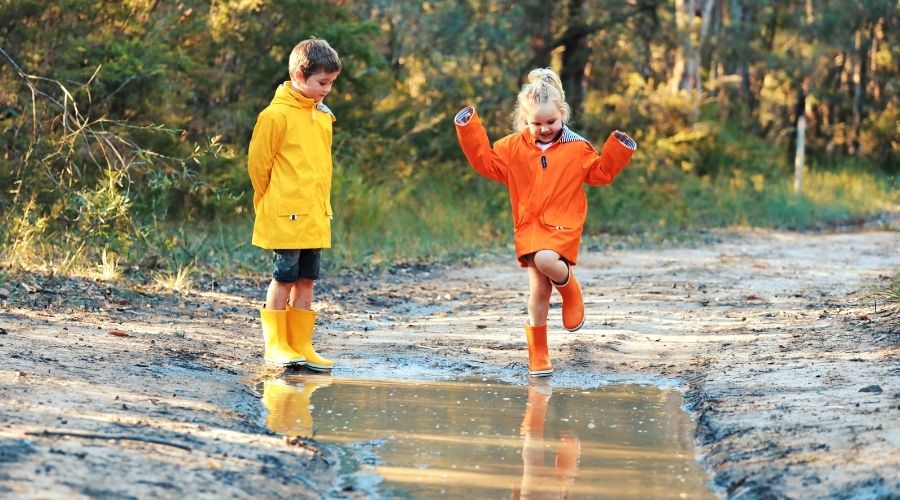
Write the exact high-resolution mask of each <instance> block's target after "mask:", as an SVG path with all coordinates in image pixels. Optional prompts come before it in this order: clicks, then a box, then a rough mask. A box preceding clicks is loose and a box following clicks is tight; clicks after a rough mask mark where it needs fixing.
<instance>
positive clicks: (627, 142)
mask: <svg viewBox="0 0 900 500" xmlns="http://www.w3.org/2000/svg"><path fill="white" fill-rule="evenodd" d="M613 134H614V135H615V136H616V139H618V140H619V142H621V143H622V145H623V146H625V147H626V148H628V149H630V150H632V151H634V150H635V149H637V143H636V142H634V139H632V138H631V137H629V136H628V134H626V133H625V132H620V131H618V130H616V131H615V132H613Z"/></svg>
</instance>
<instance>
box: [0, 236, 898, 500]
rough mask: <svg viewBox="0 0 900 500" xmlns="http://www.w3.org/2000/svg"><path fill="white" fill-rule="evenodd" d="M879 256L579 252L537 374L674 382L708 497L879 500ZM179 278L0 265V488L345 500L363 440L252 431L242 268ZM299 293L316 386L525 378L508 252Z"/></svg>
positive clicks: (887, 260) (261, 422) (744, 239)
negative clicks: (567, 323)
mask: <svg viewBox="0 0 900 500" xmlns="http://www.w3.org/2000/svg"><path fill="white" fill-rule="evenodd" d="M898 269H900V236H898V232H897V231H896V230H895V229H892V228H890V227H888V228H882V229H880V230H879V229H877V228H876V229H872V230H867V231H861V232H842V233H829V234H810V233H789V232H773V231H743V232H737V233H722V234H711V235H710V238H709V241H706V242H704V243H698V244H695V245H682V246H679V247H664V248H624V247H623V248H614V247H604V246H602V245H593V246H591V250H589V251H586V252H585V253H584V254H583V255H582V260H581V262H579V266H578V267H577V268H576V273H577V274H578V276H579V278H580V279H581V281H582V284H583V286H584V288H585V293H586V297H585V299H586V304H587V311H588V318H587V323H586V326H585V327H584V328H583V329H582V330H580V331H579V332H576V333H568V332H565V331H564V330H563V329H562V328H561V325H559V316H560V310H559V302H558V297H557V296H554V298H553V303H552V305H551V312H550V316H551V317H550V329H549V330H550V335H549V344H550V350H551V356H552V359H553V362H554V369H555V373H554V375H553V377H552V378H551V382H550V383H551V387H552V389H553V390H554V391H564V390H575V389H580V388H582V389H583V388H589V389H593V388H597V387H601V386H604V385H608V384H610V383H638V384H651V385H655V386H661V387H663V388H668V389H675V390H678V391H680V392H682V393H683V394H684V398H685V399H684V400H685V403H686V405H685V406H686V409H687V410H688V411H689V412H690V415H691V417H692V419H693V421H694V422H695V424H696V431H695V434H694V435H693V444H694V446H695V451H696V452H697V458H698V460H699V464H700V465H701V467H702V469H703V471H704V473H706V474H708V477H710V478H711V479H710V485H711V486H712V487H713V489H714V491H715V493H716V494H717V495H720V496H725V497H749V498H755V497H770V496H771V497H787V498H791V497H890V496H896V495H898V494H900V472H898V471H900V451H898V450H900V426H898V423H897V422H900V355H898V354H900V331H898V324H897V317H898V312H897V311H896V309H894V310H892V309H890V308H888V309H885V308H884V306H883V305H880V304H873V302H872V301H871V299H870V297H871V291H872V288H873V287H874V286H877V285H879V284H887V283H888V282H889V280H890V278H891V277H892V276H893V275H895V274H896V272H897V270H898ZM196 280H197V281H196V283H195V287H194V290H193V291H192V292H190V293H188V294H166V293H160V292H158V291H155V290H153V289H151V288H150V287H149V285H148V286H142V285H140V284H136V285H129V287H127V288H125V289H123V288H116V287H112V286H110V285H108V284H106V283H103V282H98V281H94V280H91V279H86V278H85V279H79V278H71V277H58V276H51V275H46V274H31V275H11V276H9V277H8V278H7V281H6V282H5V283H3V284H2V286H0V288H2V290H0V356H2V358H3V359H4V362H3V363H2V364H0V494H2V495H3V496H12V497H26V498H29V497H47V496H116V497H147V496H201V497H203V496H232V497H237V498H246V497H251V496H273V497H274V496H286V495H291V496H299V497H310V498H318V497H350V498H354V497H366V496H367V491H370V490H368V489H367V488H368V487H369V486H367V485H365V484H364V483H353V482H349V483H348V482H347V481H346V477H347V476H348V475H352V474H353V473H354V471H358V470H362V469H363V468H365V467H368V466H375V465H377V463H376V462H377V461H378V460H380V458H379V457H380V455H379V453H378V450H379V447H380V446H382V445H383V443H381V442H379V440H377V439H375V440H370V441H364V442H357V443H354V444H353V445H347V444H339V443H337V442H325V441H324V440H319V439H318V438H317V437H316V436H313V437H312V438H308V437H305V436H302V435H299V434H298V435H295V436H290V435H288V437H287V438H286V437H285V436H284V435H282V433H279V432H276V431H273V430H272V429H271V428H270V426H268V425H266V418H267V415H268V412H267V410H266V408H265V405H264V401H263V398H264V394H263V392H264V391H261V390H260V389H259V388H258V387H257V382H258V381H260V380H268V379H272V378H279V377H282V376H284V371H283V370H280V369H273V368H268V367H265V365H263V364H262V356H261V347H260V344H261V342H260V339H259V325H258V318H257V316H256V313H255V309H256V308H257V307H258V305H259V301H260V300H261V297H263V296H264V288H265V286H266V282H265V280H263V279H233V280H230V281H228V282H224V281H222V280H221V279H218V280H214V279H212V278H210V277H197V278H196ZM317 293H318V296H317V302H316V305H317V308H318V310H319V320H320V325H319V328H318V330H317V331H318V333H317V339H318V346H319V350H320V351H321V352H322V353H323V354H325V355H326V356H328V357H331V358H334V359H336V360H337V361H338V367H337V369H336V370H335V372H334V376H335V377H354V378H385V377H389V378H400V379H406V380H419V379H429V378H431V379H434V378H441V377H455V378H459V377H468V376H476V377H486V378H490V379H496V380H498V381H500V382H502V383H506V384H511V385H513V386H517V387H519V388H520V389H523V388H526V387H527V383H528V380H527V377H526V376H525V372H526V364H527V359H526V356H527V354H526V350H525V348H524V339H523V326H522V325H523V324H524V322H525V318H526V314H525V301H526V295H527V276H526V275H525V274H524V273H523V272H522V271H521V270H520V269H519V268H518V267H517V266H516V264H515V263H514V262H512V261H511V259H508V258H503V257H493V256H486V257H484V258H481V259H479V260H477V261H472V262H467V263H463V264H461V265H458V266H454V267H432V266H410V267H398V268H395V269H392V270H391V271H390V272H385V273H379V274H363V273H358V272H344V273H340V274H337V275H332V276H326V277H325V279H323V281H322V282H321V283H320V285H319V286H318V288H317ZM876 306H877V307H876ZM288 375H290V374H288ZM313 399H315V395H314V396H313ZM520 417H521V414H520ZM349 447H352V448H354V449H353V450H351V451H352V453H351V452H348V448H349ZM351 462H355V463H351ZM370 462H371V463H370ZM520 479H521V477H520Z"/></svg>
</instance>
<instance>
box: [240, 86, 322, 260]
mask: <svg viewBox="0 0 900 500" xmlns="http://www.w3.org/2000/svg"><path fill="white" fill-rule="evenodd" d="M334 120H335V118H334V115H333V114H332V113H331V110H329V109H328V107H327V106H325V105H324V104H322V103H318V102H316V101H313V100H312V99H307V98H306V97H304V96H303V95H302V94H301V93H300V92H298V91H296V90H294V89H293V88H291V82H285V83H284V84H283V85H281V86H280V87H278V90H276V91H275V97H274V98H272V102H271V103H269V105H268V106H267V107H266V109H264V110H263V111H262V113H260V114H259V117H258V118H257V120H256V126H255V127H254V128H253V136H252V138H251V139H250V151H249V154H248V159H247V171H248V173H249V174H250V182H251V183H252V184H253V208H254V210H255V211H256V220H255V222H254V224H253V244H254V245H256V246H258V247H261V248H267V249H301V248H330V247H331V214H332V212H331V170H332V164H331V140H332V139H331V124H332V122H333V121H334Z"/></svg>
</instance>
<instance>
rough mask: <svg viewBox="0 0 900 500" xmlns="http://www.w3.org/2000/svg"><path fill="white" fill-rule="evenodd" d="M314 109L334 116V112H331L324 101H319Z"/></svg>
mask: <svg viewBox="0 0 900 500" xmlns="http://www.w3.org/2000/svg"><path fill="white" fill-rule="evenodd" d="M316 109H318V110H319V111H323V112H325V113H328V114H329V115H331V116H334V113H332V112H331V109H330V108H329V107H328V106H326V105H325V103H324V102H320V103H318V104H316Z"/></svg>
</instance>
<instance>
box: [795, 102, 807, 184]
mask: <svg viewBox="0 0 900 500" xmlns="http://www.w3.org/2000/svg"><path fill="white" fill-rule="evenodd" d="M805 140H806V115H800V118H797V152H796V154H794V193H798V194H799V193H800V190H801V189H802V187H803V162H804V161H805V159H804V153H805V151H806V148H805V146H804V141H805Z"/></svg>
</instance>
